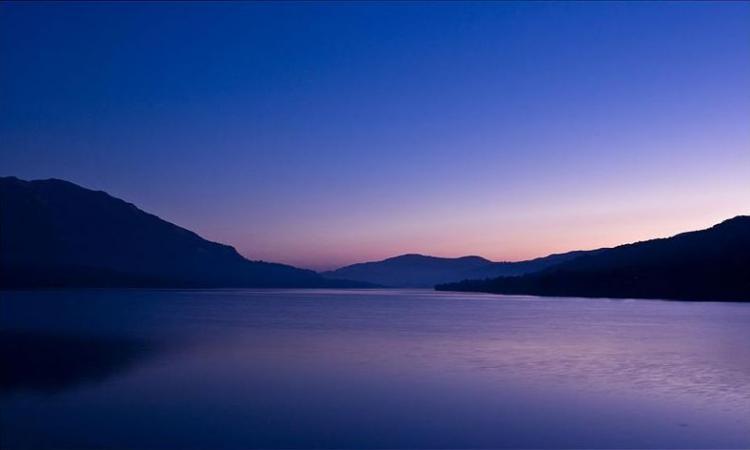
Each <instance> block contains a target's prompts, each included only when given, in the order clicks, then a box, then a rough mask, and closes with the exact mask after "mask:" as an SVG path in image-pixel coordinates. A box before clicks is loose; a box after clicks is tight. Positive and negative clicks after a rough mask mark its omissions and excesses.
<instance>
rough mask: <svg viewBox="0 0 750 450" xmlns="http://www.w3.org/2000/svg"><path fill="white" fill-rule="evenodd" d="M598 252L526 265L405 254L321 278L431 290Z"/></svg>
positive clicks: (579, 252)
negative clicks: (445, 284)
mask: <svg viewBox="0 0 750 450" xmlns="http://www.w3.org/2000/svg"><path fill="white" fill-rule="evenodd" d="M597 251H599V250H576V251H573V252H567V253H557V254H552V255H548V256H543V257H539V258H534V259H531V260H527V261H516V262H507V261H500V262H498V261H491V260H489V259H486V258H483V257H481V256H476V255H468V256H461V257H457V258H447V257H440V256H431V255H422V254H419V253H406V254H403V255H398V256H392V257H390V258H385V259H383V260H379V261H367V262H362V263H357V264H351V265H348V266H344V267H340V268H338V269H335V270H331V271H327V272H322V273H321V274H322V275H323V276H325V277H328V278H331V279H337V278H346V279H349V280H356V281H363V282H369V283H375V284H380V285H383V286H387V287H409V288H424V287H429V288H432V287H434V286H435V285H436V284H440V283H446V282H450V281H461V280H464V279H469V278H489V277H493V276H498V275H520V274H525V273H529V272H534V271H537V270H541V269H543V268H546V267H549V266H550V265H553V264H558V263H560V262H562V261H567V260H569V259H571V258H576V257H578V256H581V255H583V254H586V253H589V252H597Z"/></svg>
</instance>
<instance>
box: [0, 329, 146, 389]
mask: <svg viewBox="0 0 750 450" xmlns="http://www.w3.org/2000/svg"><path fill="white" fill-rule="evenodd" d="M157 348H158V347H157V346H156V345H155V344H154V343H153V342H148V341H146V340H139V339H134V338H123V337H106V336H85V335H79V336H77V335H66V334H55V333H43V332H35V331H20V330H0V367H2V368H3V369H2V370H1V371H0V392H2V393H9V392H13V391H17V390H32V391H42V392H48V393H54V392H59V391H62V390H65V389H70V388H73V387H76V386H79V385H82V384H86V383H94V382H99V381H103V380H105V379H107V378H109V377H112V376H115V375H117V374H118V373H122V372H124V371H127V370H128V369H130V368H132V367H134V366H135V365H137V364H138V363H139V362H142V361H143V360H144V359H146V358H149V357H151V356H153V355H154V353H155V352H156V350H157Z"/></svg>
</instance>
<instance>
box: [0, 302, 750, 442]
mask: <svg viewBox="0 0 750 450" xmlns="http://www.w3.org/2000/svg"><path fill="white" fill-rule="evenodd" d="M0 296H1V297H0V298H1V299H0V332H1V333H2V341H0V342H1V343H2V346H1V349H2V358H3V361H2V362H1V363H2V369H0V371H2V372H0V381H1V383H2V384H1V385H0V386H1V388H2V391H0V440H1V441H0V444H1V445H0V447H2V448H3V449H16V448H35V449H39V448H75V449H85V448H139V449H141V448H196V449H198V448H200V449H204V448H248V447H265V448H268V447H273V448H404V447H410V448H457V447H464V448H465V447H472V448H479V447H514V448H518V447H522V448H524V447H525V448H545V447H555V448H560V447H568V448H571V447H574V448H669V447H672V448H742V447H744V448H747V447H750V304H732V303H687V302H664V301H648V300H602V299H596V300H594V299H575V298H573V299H570V298H567V299H563V298H532V297H503V296H491V295H482V294H453V293H438V292H432V291H421V290H404V291H396V290H382V291H380V290H363V291H345V290H342V291H329V290H271V291H258V290H219V291H164V290H161V291H145V290H85V291H57V292H51V291H50V292H2V293H0Z"/></svg>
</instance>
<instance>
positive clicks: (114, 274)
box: [0, 177, 362, 288]
mask: <svg viewBox="0 0 750 450" xmlns="http://www.w3.org/2000/svg"><path fill="white" fill-rule="evenodd" d="M361 285H362V283H353V282H346V281H338V282H336V281H331V280H327V279H325V278H323V277H321V276H320V275H318V274H317V273H315V272H313V271H310V270H302V269H297V268H295V267H291V266H287V265H283V264H273V263H267V262H261V261H249V260H247V259H245V258H244V257H242V256H241V255H240V254H239V253H237V251H236V250H235V249H234V248H232V247H230V246H228V245H223V244H218V243H216V242H211V241H208V240H206V239H203V238H201V237H200V236H198V235H197V234H195V233H193V232H191V231H188V230H186V229H184V228H181V227H178V226H177V225H174V224H171V223H169V222H167V221H164V220H162V219H160V218H159V217H157V216H155V215H152V214H148V213H146V212H143V211H141V210H140V209H138V208H137V207H136V206H134V205H132V204H130V203H127V202H124V201H122V200H120V199H117V198H115V197H112V196H110V195H109V194H107V193H105V192H101V191H92V190H89V189H85V188H83V187H81V186H78V185H75V184H73V183H69V182H67V181H62V180H56V179H50V180H38V181H23V180H20V179H18V178H14V177H1V178H0V287H5V288H28V287H59V286H62V287H64V286H71V287H73V286H75V287H100V286H101V287H120V286H138V287H141V286H142V287H146V286H151V287H337V286H341V287H346V286H352V287H353V286H361Z"/></svg>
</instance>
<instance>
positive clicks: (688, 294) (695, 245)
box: [436, 216, 750, 301]
mask: <svg viewBox="0 0 750 450" xmlns="http://www.w3.org/2000/svg"><path fill="white" fill-rule="evenodd" d="M436 289H438V290H451V291H478V292H494V293H501V294H529V295H553V296H576V297H615V298H661V299H681V300H732V301H750V217H748V216H738V217H735V218H733V219H729V220H726V221H724V222H722V223H720V224H718V225H714V226H713V227H711V228H708V229H706V230H700V231H692V232H687V233H682V234H678V235H676V236H673V237H670V238H665V239H653V240H649V241H643V242H636V243H633V244H626V245H621V246H619V247H614V248H611V249H603V250H600V251H598V252H596V253H594V254H588V255H582V256H580V257H579V258H575V259H573V260H570V261H567V262H563V263H560V264H558V265H555V266H552V267H550V268H548V269H545V270H542V271H540V272H536V273H532V274H526V275H523V276H520V277H498V278H494V279H488V280H469V281H463V282H460V283H450V284H443V285H439V286H437V287H436Z"/></svg>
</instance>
